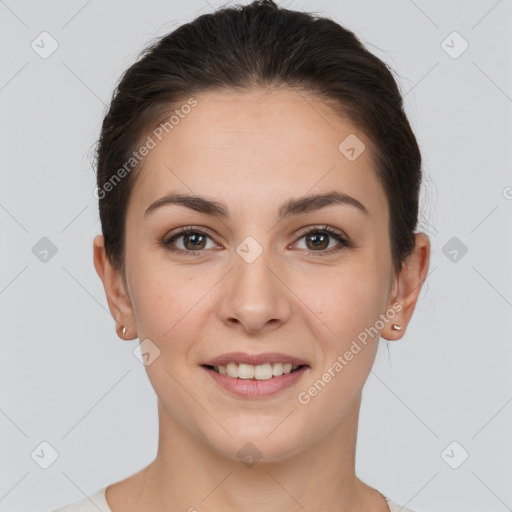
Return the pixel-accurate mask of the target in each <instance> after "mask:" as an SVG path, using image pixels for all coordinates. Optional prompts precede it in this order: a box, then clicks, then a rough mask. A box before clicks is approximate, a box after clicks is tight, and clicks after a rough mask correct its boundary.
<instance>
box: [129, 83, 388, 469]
mask: <svg viewBox="0 0 512 512" xmlns="http://www.w3.org/2000/svg"><path fill="white" fill-rule="evenodd" d="M195 99H196V100H197V105H196V106H195V107H194V108H192V109H191V111H190V113H189V114H188V115H186V116H183V118H180V120H179V123H177V124H175V125H174V127H173V129H172V130H170V131H169V133H168V134H167V135H165V136H164V137H162V140H161V141H160V140H158V138H157V137H155V136H154V134H150V135H151V136H152V138H153V139H154V141H155V142H156V146H155V147H154V148H153V149H151V150H150V151H149V154H148V156H147V157H146V158H145V160H144V166H143V168H142V174H141V175H140V179H139V180H138V181H137V183H136V186H135V188H134V190H133V193H132V196H131V197H130V202H129V205H128V211H127V218H126V245H125V251H126V253H125V254H126V259H125V263H126V279H127V283H128V290H127V293H128V295H129V298H130V301H131V308H132V309H131V313H132V314H133V316H132V317H131V318H130V319H127V318H123V321H124V322H125V324H124V325H128V326H129V328H130V329H131V331H133V335H134V336H135V332H136V333H137V335H138V337H139V339H140V340H141V341H143V342H144V343H145V344H146V345H143V347H146V348H145V349H144V348H143V352H144V351H146V352H148V353H149V355H148V356H146V357H148V358H149V359H148V362H149V363H150V364H148V365H147V366H146V370H147V373H148V376H149V379H150V381H151V384H152V386H153V388H154V390H155V392H156V393H157V395H158V398H159V401H160V405H161V414H162V413H163V414H165V415H166V419H165V424H166V425H169V426H172V428H174V429H183V430H182V431H183V432H188V433H189V434H190V435H192V436H194V438H195V439H199V440H201V441H202V442H203V443H205V444H206V445H208V446H209V447H210V448H212V449H213V450H215V451H217V452H218V453H222V454H224V455H226V456H228V457H230V458H233V459H235V458H240V452H239V451H240V450H241V449H242V448H243V450H242V452H241V453H242V455H243V454H244V450H245V451H249V452H250V451H251V450H254V451H255V453H258V456H260V455H259V454H261V455H262V456H263V457H268V458H269V459H274V460H277V459H281V458H285V457H288V456H291V455H293V454H295V453H297V452H298V451H299V450H303V449H305V448H307V447H310V446H312V445H313V444H314V443H315V442H317V441H319V440H321V439H322V438H324V437H325V436H327V435H328V434H329V433H331V431H332V430H333V429H336V428H337V427H339V426H340V425H341V424H342V423H343V421H344V418H345V420H346V419H347V418H348V415H349V414H351V413H352V412H353V411H354V410H355V409H354V408H356V407H357V404H358V400H359V397H360V394H361V390H362V387H363V384H364V382H365V380H366V378H367V376H368V374H369V371H370V369H371V366H372V364H373V360H374V357H375V352H376V349H377V344H378V339H379V338H378V336H374V337H372V336H370V335H368V331H365V329H370V328H372V327H373V328H374V331H373V332H375V326H377V329H378V331H381V330H382V325H383V323H382V319H383V318H392V317H391V314H389V310H390V306H391V303H392V302H393V300H392V299H393V294H394V290H395V286H394V285H395V284H396V282H395V279H394V275H393V271H392V264H391V253H390V241H389V235H388V233H389V211H388V205H387V200H386V196H385V194H384V190H383V188H382V186H381V184H380V183H379V181H378V180H377V177H376V173H375V170H374V169H373V167H372V165H373V163H372V157H371V154H370V142H369V140H368V138H367V137H366V136H365V134H364V133H362V132H361V131H360V130H358V129H357V128H356V127H355V126H353V125H352V124H350V123H348V122H346V121H343V120H342V119H341V118H340V117H339V116H337V115H336V114H335V113H333V112H331V111H330V110H329V108H328V107H326V106H325V105H324V104H322V103H319V102H318V101H317V100H315V99H314V98H313V97H311V96H308V95H306V93H302V94H298V93H296V92H292V91H290V90H288V91H284V90H282V91H273V92H263V91H261V90H254V91H251V92H246V93H235V92H222V93H220V92H209V93H203V94H200V95H197V96H195ZM158 133H160V132H158ZM164 133H165V132H164ZM347 137H349V138H348V139H347ZM343 141H345V142H343ZM341 143H343V144H341ZM340 144H341V147H340ZM363 144H364V145H365V146H363ZM351 148H352V149H351ZM364 148H366V149H364ZM171 194H174V195H180V196H186V197H188V196H200V197H201V198H202V199H201V200H192V199H190V200H189V202H188V206H186V205H185V204H176V203H172V202H168V203H166V204H163V205H161V206H159V207H153V208H150V207H151V205H152V204H154V202H155V201H158V200H160V199H161V198H163V197H165V196H167V195H171ZM324 195H326V197H327V199H326V198H324V199H322V198H321V196H324ZM315 196H319V198H318V199H316V200H315V199H314V197H315ZM344 197H345V198H348V199H346V200H344V201H341V200H340V198H344ZM205 201H211V202H213V203H214V207H213V206H212V205H209V204H207V203H205ZM291 202H293V203H291ZM198 210H201V211H198ZM217 210H219V211H222V212H224V214H223V215H221V214H219V213H218V211H217ZM326 226H327V228H328V229H329V230H332V231H333V232H334V235H331V234H328V233H326V232H325V231H323V230H324V228H325V227H326ZM184 227H189V228H190V231H192V233H190V234H189V235H188V236H187V235H185V236H184V235H178V236H176V237H174V238H173V239H172V240H171V241H169V240H170V239H171V238H172V237H173V235H176V234H177V233H178V232H179V231H180V230H181V229H182V228H184ZM201 232H204V233H206V234H204V235H203V234H202V233H201ZM308 233H309V234H308ZM337 234H338V235H339V236H340V237H341V239H342V240H346V241H347V243H348V245H345V244H344V243H343V242H340V241H339V239H337V238H336V235H337ZM165 242H169V244H168V246H165ZM175 250H179V251H182V252H180V253H178V252H175ZM386 315H387V316H386ZM392 316H394V314H393V315H392ZM379 319H380V322H379ZM130 320H131V324H130ZM395 321H396V319H395ZM391 322H392V320H388V321H386V322H385V323H386V328H387V329H388V328H389V324H390V323H391ZM364 332H366V343H363V342H362V340H363V339H365V335H364V334H363V333H364ZM144 340H150V341H144ZM354 342H355V343H356V345H354ZM356 346H359V350H357V348H356ZM158 351H159V352H158ZM347 351H348V352H350V353H351V354H352V356H350V354H347ZM235 352H236V353H242V355H240V354H239V355H234V356H233V355H231V356H230V355H229V354H230V353H235ZM269 353H272V354H275V353H277V354H280V355H277V356H270V355H264V356H263V360H264V361H261V360H260V361H257V362H259V363H261V364H262V365H263V366H262V367H260V368H256V370H255V371H256V372H257V373H258V376H259V377H265V378H264V379H259V378H258V379H253V380H246V379H236V378H235V377H231V376H228V375H223V374H221V373H217V372H215V371H214V370H213V369H211V368H207V367H205V366H204V365H205V364H207V363H208V362H212V360H214V359H216V358H218V357H219V356H224V355H226V354H227V356H226V359H224V360H223V362H224V363H225V364H224V366H225V365H226V363H227V362H228V361H229V360H230V361H232V362H234V363H236V362H240V360H242V359H243V355H248V356H251V355H260V354H269ZM293 359H295V361H293ZM265 360H266V362H267V363H279V362H282V363H286V362H287V361H288V362H290V361H292V364H294V366H295V365H297V364H298V363H300V362H303V363H304V364H305V365H306V366H304V367H302V368H299V371H298V372H297V373H295V372H292V373H290V374H289V375H288V376H285V375H283V376H275V377H272V378H271V379H266V377H268V376H269V374H267V372H268V371H274V372H275V373H279V372H280V371H284V370H286V369H287V368H286V366H283V367H282V368H281V369H280V366H279V365H278V364H277V365H272V366H270V367H269V366H268V365H265V364H263V363H264V362H265ZM247 361H249V360H247ZM247 361H246V362H247ZM242 362H243V361H242ZM336 363H338V364H336ZM288 364H289V363H288ZM214 366H216V365H214ZM221 366H223V365H221ZM252 368H253V366H243V367H242V368H241V369H240V371H241V372H242V374H243V375H250V372H251V371H254V370H252ZM269 368H270V370H269ZM236 369H237V366H236V365H230V372H234V371H236ZM226 371H227V370H226ZM245 371H247V372H249V373H247V374H245V373H243V372H245ZM219 372H220V370H219ZM233 375H234V374H233ZM326 375H327V376H326ZM329 376H330V378H329ZM319 381H320V382H319ZM315 382H316V387H315ZM315 390H316V391H315ZM248 442H250V443H252V445H254V447H255V448H254V447H252V445H247V444H246V443H248ZM244 446H245V448H244ZM249 446H251V447H249ZM237 453H238V455H237ZM249 455H251V454H250V453H249Z"/></svg>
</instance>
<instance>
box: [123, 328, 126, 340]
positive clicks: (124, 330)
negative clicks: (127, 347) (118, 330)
mask: <svg viewBox="0 0 512 512" xmlns="http://www.w3.org/2000/svg"><path fill="white" fill-rule="evenodd" d="M125 336H126V327H124V326H123V338H124V337H125Z"/></svg>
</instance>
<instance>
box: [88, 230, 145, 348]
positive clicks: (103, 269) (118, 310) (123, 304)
mask: <svg viewBox="0 0 512 512" xmlns="http://www.w3.org/2000/svg"><path fill="white" fill-rule="evenodd" d="M93 251H94V267H95V268H96V272H97V273H98V276H99V277H100V279H101V280H102V282H103V288H104V290H105V295H106V297H107V302H108V307H109V309H110V313H111V314H112V316H113V317H114V320H115V321H116V324H117V325H116V332H117V334H118V336H119V337H120V338H121V339H127V337H128V329H129V328H128V327H126V326H130V325H133V324H135V321H134V315H133V309H132V304H131V301H130V298H129V296H128V294H127V293H126V289H125V284H124V280H123V276H122V273H121V272H120V271H119V270H117V269H116V268H114V266H113V265H112V263H111V262H110V260H109V258H108V256H107V254H106V251H105V245H104V238H103V235H97V236H96V237H95V238H94V242H93ZM123 328H124V329H125V330H124V332H123V333H122V329H123ZM135 337H136V336H135ZM131 339H133V338H131Z"/></svg>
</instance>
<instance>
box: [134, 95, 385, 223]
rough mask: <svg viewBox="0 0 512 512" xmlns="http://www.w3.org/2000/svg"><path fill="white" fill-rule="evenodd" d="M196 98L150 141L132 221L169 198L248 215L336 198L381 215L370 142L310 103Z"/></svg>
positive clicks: (290, 98) (296, 98)
mask: <svg viewBox="0 0 512 512" xmlns="http://www.w3.org/2000/svg"><path fill="white" fill-rule="evenodd" d="M194 98H195V100H196V101H197V105H196V106H195V107H193V108H192V109H187V110H186V111H187V112H188V113H187V114H186V115H182V116H180V117H179V122H177V123H176V124H174V125H173V128H172V129H171V130H167V131H168V133H165V132H164V135H163V136H161V140H159V139H158V138H157V137H156V136H155V135H154V132H153V134H152V133H149V135H150V136H151V137H152V138H153V139H154V142H155V147H154V148H153V149H151V150H150V152H149V154H148V155H147V156H146V157H145V159H144V161H143V166H142V169H141V171H140V172H141V175H140V179H139V180H137V183H136V186H135V188H134V190H133V191H132V197H131V199H130V203H133V204H132V207H129V210H132V212H131V213H132V214H134V215H137V216H141V215H143V211H144V209H145V207H147V206H148V205H149V204H150V203H151V202H152V201H154V200H155V199H158V198H159V197H160V196H162V195H164V194H166V193H168V192H171V191H179V192H181V193H193V194H203V195H208V196H210V197H213V198H218V199H221V200H223V201H226V202H230V203H232V204H233V205H234V206H236V207H238V208H239V209H240V208H244V209H246V208H247V206H249V205H250V203H252V204H253V206H259V207H263V206H265V207H266V206H268V207H270V208H271V207H272V206H271V205H272V204H274V203H279V204H281V203H282V201H283V200H284V199H288V198H290V197H300V196H303V195H306V194H308V193H321V192H327V191H331V190H339V191H341V192H343V193H347V194H349V195H352V196H354V197H356V198H357V199H358V200H359V201H360V202H362V203H363V204H365V206H366V207H367V209H368V210H369V211H370V213H372V210H374V211H376V212H377V211H378V212H379V213H380V214H382V212H383V211H385V210H386V209H387V201H386V198H385V195H384V191H383V189H382V187H381V184H380V182H379V181H378V179H377V175H376V173H375V170H374V167H373V158H372V146H371V143H370V140H369V139H368V137H367V136H366V135H365V134H364V133H363V132H361V130H359V129H358V128H357V127H356V126H354V125H353V124H352V123H351V122H350V121H348V120H346V119H343V118H342V117H341V116H340V115H338V114H337V113H335V112H333V111H332V110H331V109H330V108H329V107H328V106H327V105H326V104H325V103H322V102H321V101H320V100H319V99H317V98H315V97H314V96H312V95H309V94H307V93H305V92H297V91H295V90H291V89H290V90H272V91H270V90H259V89H256V90H251V91H245V92H241V93H239V92H234V91H221V92H218V91H215V92H214V91H210V92H205V93H201V94H197V95H194ZM184 103H185V102H184ZM174 108H178V109H179V105H178V106H177V107H176V106H173V110H174ZM175 119H178V117H176V118H175ZM146 136H147V134H145V136H144V138H145V137H146ZM340 144H341V146H340ZM352 148H354V151H352ZM347 150H348V152H347ZM354 155H355V156H356V158H355V159H354ZM381 216H382V215H381Z"/></svg>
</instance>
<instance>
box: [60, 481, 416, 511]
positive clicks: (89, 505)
mask: <svg viewBox="0 0 512 512" xmlns="http://www.w3.org/2000/svg"><path fill="white" fill-rule="evenodd" d="M106 489H107V487H102V488H101V489H99V490H98V491H96V492H95V493H93V494H91V495H90V496H87V497H86V498H83V499H81V500H79V501H75V502H74V503H71V504H70V505H67V506H65V507H62V508H58V509H56V510H54V511H53V512H98V511H101V512H112V510H111V508H110V507H109V506H108V503H107V499H106V498H105V491H106ZM380 494H381V495H382V497H383V498H384V499H385V500H386V501H387V502H388V505H389V512H414V511H413V510H411V509H409V508H403V507H401V506H400V505H397V504H396V503H395V502H394V501H392V500H390V499H389V498H388V497H386V496H384V494H382V493H380Z"/></svg>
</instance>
